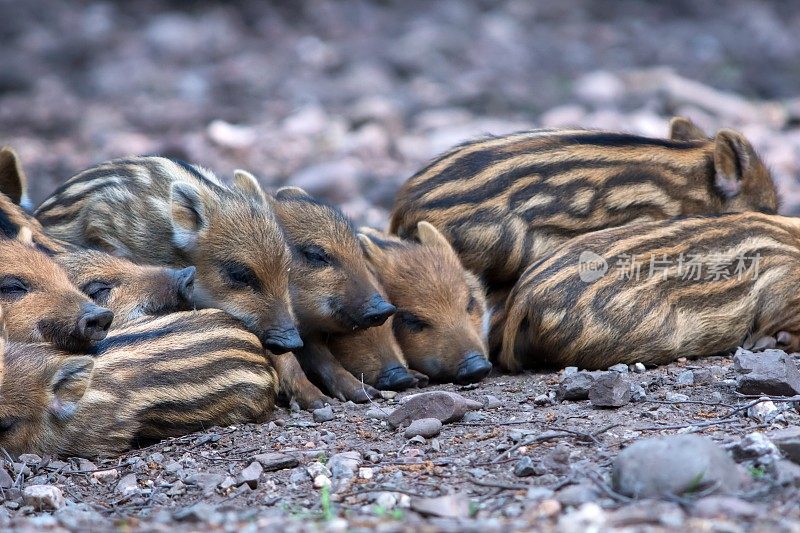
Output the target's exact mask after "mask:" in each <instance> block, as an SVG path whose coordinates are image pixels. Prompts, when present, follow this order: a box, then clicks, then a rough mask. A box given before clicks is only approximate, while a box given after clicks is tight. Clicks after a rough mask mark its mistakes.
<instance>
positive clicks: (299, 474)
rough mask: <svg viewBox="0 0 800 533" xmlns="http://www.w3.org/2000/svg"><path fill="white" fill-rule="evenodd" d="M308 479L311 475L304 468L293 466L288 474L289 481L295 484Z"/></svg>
mask: <svg viewBox="0 0 800 533" xmlns="http://www.w3.org/2000/svg"><path fill="white" fill-rule="evenodd" d="M309 479H312V478H311V475H310V474H309V472H308V470H306V469H305V468H295V469H294V470H292V473H291V474H290V475H289V481H290V482H292V483H294V484H295V485H297V484H298V483H303V482H304V481H308V480H309Z"/></svg>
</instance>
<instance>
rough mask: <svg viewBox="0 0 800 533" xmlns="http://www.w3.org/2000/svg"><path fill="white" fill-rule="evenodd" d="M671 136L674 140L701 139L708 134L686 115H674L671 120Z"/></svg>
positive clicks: (705, 137)
mask: <svg viewBox="0 0 800 533" xmlns="http://www.w3.org/2000/svg"><path fill="white" fill-rule="evenodd" d="M669 138H670V139H672V140H673V141H701V140H703V139H708V135H706V134H705V132H704V131H703V130H701V129H700V128H698V127H697V125H696V124H695V123H694V122H692V121H691V120H690V119H688V118H686V117H673V118H672V120H670V121H669Z"/></svg>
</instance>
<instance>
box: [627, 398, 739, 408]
mask: <svg viewBox="0 0 800 533" xmlns="http://www.w3.org/2000/svg"><path fill="white" fill-rule="evenodd" d="M642 403H655V404H660V405H678V404H684V403H685V404H693V405H709V406H712V407H728V408H730V409H733V408H734V407H736V406H735V405H731V404H729V403H723V402H704V401H702V400H672V401H668V400H644V401H643V402H642Z"/></svg>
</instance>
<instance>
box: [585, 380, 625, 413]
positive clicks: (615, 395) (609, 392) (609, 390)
mask: <svg viewBox="0 0 800 533" xmlns="http://www.w3.org/2000/svg"><path fill="white" fill-rule="evenodd" d="M589 401H590V402H592V405H594V406H596V407H622V406H623V405H626V404H628V403H629V402H630V401H631V387H630V385H629V384H628V382H627V381H626V380H625V378H624V377H623V376H622V374H620V373H619V372H606V373H604V374H601V375H600V376H599V377H598V378H597V379H595V381H594V383H593V384H592V386H591V387H590V388H589Z"/></svg>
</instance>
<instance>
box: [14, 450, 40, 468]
mask: <svg viewBox="0 0 800 533" xmlns="http://www.w3.org/2000/svg"><path fill="white" fill-rule="evenodd" d="M18 460H19V462H20V463H25V464H26V465H28V466H34V467H35V466H36V465H38V464H39V463H41V462H42V458H41V457H39V456H38V455H36V454H35V453H23V454H22V455H20V456H19V457H18Z"/></svg>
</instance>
